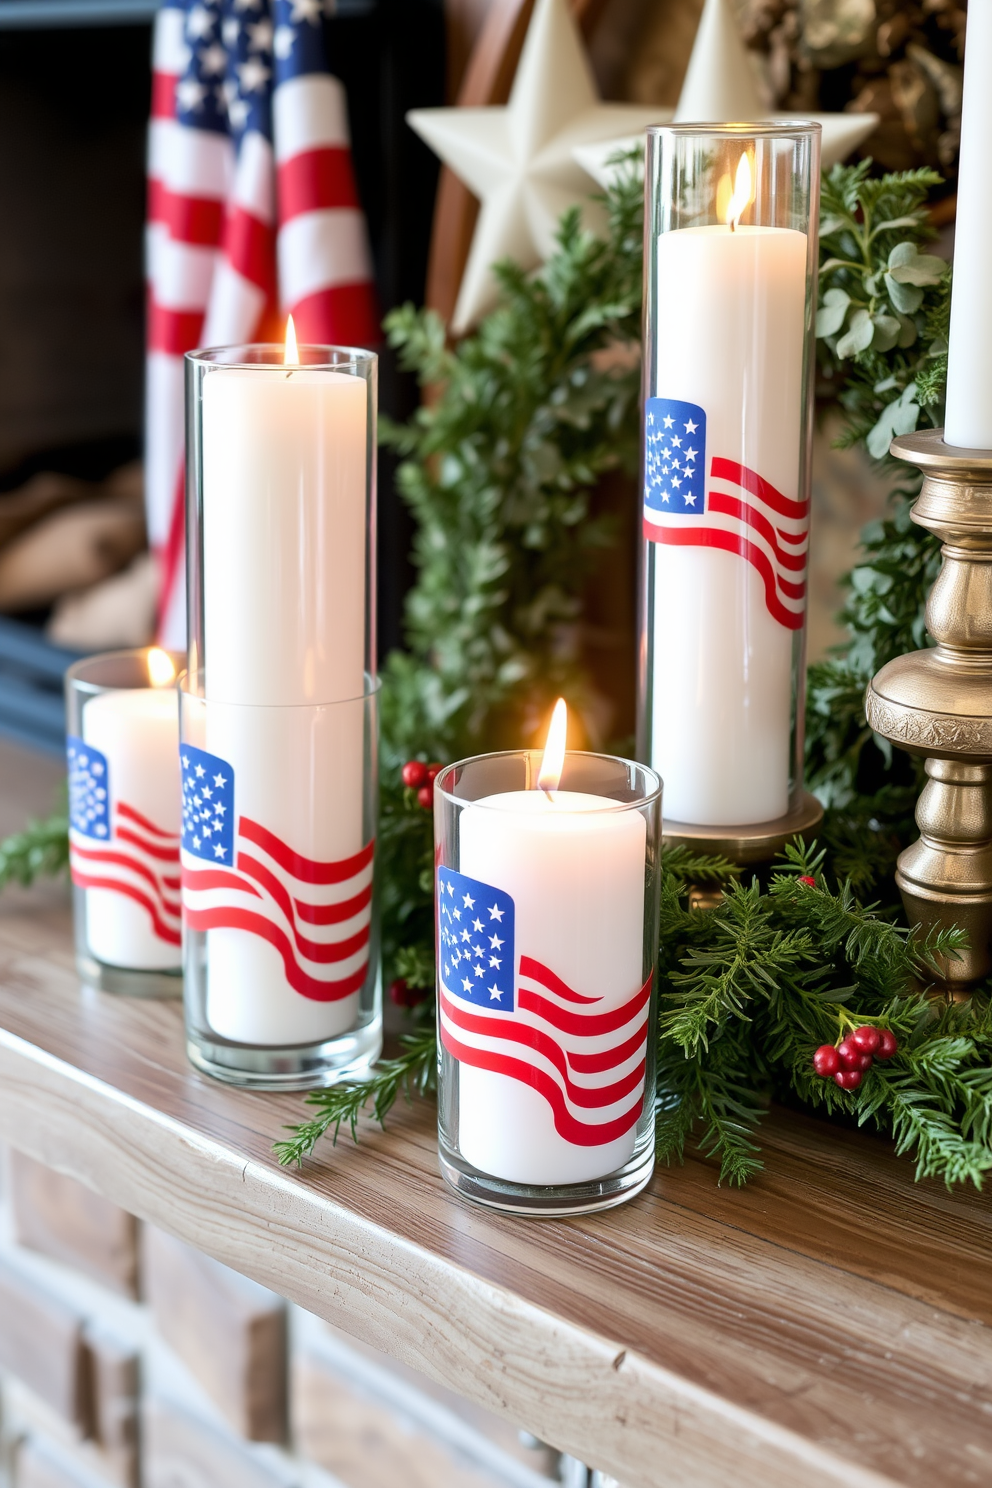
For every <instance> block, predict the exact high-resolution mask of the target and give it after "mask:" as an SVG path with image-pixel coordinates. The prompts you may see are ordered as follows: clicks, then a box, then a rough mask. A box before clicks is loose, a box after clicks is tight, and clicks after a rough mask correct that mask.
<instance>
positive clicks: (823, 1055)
mask: <svg viewBox="0 0 992 1488" xmlns="http://www.w3.org/2000/svg"><path fill="white" fill-rule="evenodd" d="M813 1068H814V1070H815V1071H816V1073H817V1074H818V1075H820V1076H821V1078H822V1079H824V1080H825V1079H827V1078H828V1076H830V1075H835V1074H836V1073H837V1071H838V1070H839V1069H840V1055H839V1054H838V1053H837V1050H836V1049H835V1048H834V1046H833V1044H821V1045H820V1047H819V1048H818V1049H817V1051H816V1053H815V1054H814V1055H813Z"/></svg>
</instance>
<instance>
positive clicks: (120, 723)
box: [68, 687, 182, 971]
mask: <svg viewBox="0 0 992 1488" xmlns="http://www.w3.org/2000/svg"><path fill="white" fill-rule="evenodd" d="M82 730H83V733H82V739H70V740H69V751H68V752H69V798H70V833H69V840H70V865H71V869H72V877H73V881H74V882H75V883H76V884H77V885H78V886H79V887H81V888H82V889H83V890H84V891H85V902H86V910H85V913H86V939H87V945H88V949H89V952H90V954H91V955H92V956H94V957H95V958H96V959H97V960H98V961H102V962H104V963H105V964H106V965H108V966H120V967H127V968H130V969H132V970H135V971H171V970H178V969H179V967H180V965H181V961H182V956H181V936H180V903H179V826H180V792H179V759H178V750H179V710H178V697H177V694H176V692H175V690H174V688H171V687H168V688H165V687H164V688H161V689H159V688H144V687H138V688H127V689H120V690H111V691H107V692H102V693H98V694H96V695H95V696H94V697H91V698H89V699H88V701H87V702H86V704H85V705H84V708H83V721H82Z"/></svg>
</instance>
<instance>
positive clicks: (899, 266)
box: [886, 243, 947, 285]
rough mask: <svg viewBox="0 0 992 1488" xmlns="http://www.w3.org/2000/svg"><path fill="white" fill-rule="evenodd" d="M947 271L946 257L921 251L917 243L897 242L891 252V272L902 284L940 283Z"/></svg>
mask: <svg viewBox="0 0 992 1488" xmlns="http://www.w3.org/2000/svg"><path fill="white" fill-rule="evenodd" d="M946 273H947V263H946V261H945V260H944V259H942V258H937V257H936V255H935V254H932V253H921V252H920V251H919V249H918V248H917V246H916V244H915V243H897V244H896V246H895V247H894V248H893V250H892V252H891V253H890V254H889V274H891V276H892V278H893V279H895V280H897V281H898V282H899V283H900V284H916V285H929V284H939V283H940V281H941V279H943V277H944V275H945V274H946ZM887 280H888V276H886V281H887Z"/></svg>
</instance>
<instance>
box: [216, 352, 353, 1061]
mask: <svg viewBox="0 0 992 1488" xmlns="http://www.w3.org/2000/svg"><path fill="white" fill-rule="evenodd" d="M366 434H367V388H366V384H365V382H364V381H363V380H362V379H361V378H359V377H356V376H353V375H351V374H349V373H346V372H326V371H316V370H313V369H306V368H302V369H301V368H295V369H285V370H283V369H279V368H273V369H264V370H259V369H257V368H253V369H251V370H247V371H246V370H243V369H241V370H239V369H236V368H221V369H217V370H213V371H211V372H209V373H208V374H207V376H206V377H205V379H204V383H203V592H204V668H205V692H206V697H207V699H208V703H209V709H210V719H209V723H208V725H207V738H206V743H205V746H204V747H205V748H207V749H209V750H210V751H211V752H212V753H215V754H218V755H220V756H221V757H222V758H223V759H226V760H228V761H229V762H230V764H231V765H232V766H233V768H234V770H235V780H236V787H235V788H236V809H237V811H238V813H239V814H240V813H242V812H245V811H247V813H248V814H249V815H250V816H252V817H253V818H254V819H255V820H256V821H258V822H260V823H261V824H262V825H263V826H265V827H267V828H268V829H269V830H270V831H272V832H275V833H277V834H278V835H279V836H280V837H282V838H283V840H285V841H287V842H288V843H289V844H290V845H291V846H292V848H293V849H294V851H297V852H300V853H303V854H304V855H305V856H308V857H312V858H318V859H321V860H325V861H326V860H332V859H338V858H342V857H347V856H350V855H351V854H352V853H355V852H358V851H359V850H360V849H361V848H362V847H363V846H364V843H363V842H362V841H361V816H362V794H363V786H362V781H363V739H364V735H363V717H364V715H363V708H362V703H361V697H362V693H363V691H364V681H365V677H364V665H365V633H366V613H365V611H366V585H365V577H366V576H365V545H366V532H365V520H366V518H365V496H366V490H365V487H366V482H365V474H366ZM345 699H357V700H358V701H356V702H355V703H354V704H353V705H347V706H344V707H342V708H339V709H337V710H332V711H331V712H323V713H320V714H316V713H314V712H312V711H311V710H310V709H308V708H304V707H301V706H300V705H304V704H324V703H340V702H342V700H345ZM225 704H251V705H257V706H260V707H263V708H267V707H277V708H280V709H281V711H280V712H278V713H277V712H273V713H271V714H267V713H264V712H263V713H258V714H256V713H255V712H252V711H248V710H244V709H238V708H232V709H231V710H230V711H229V712H227V711H225V709H224V707H223V705H225ZM354 928H355V927H354V926H353V925H350V924H349V925H348V926H344V927H335V928H334V930H333V931H331V930H330V929H328V930H326V931H324V932H323V934H324V935H325V937H326V938H328V939H332V938H345V934H346V933H347V934H351V933H353V932H354ZM313 938H317V939H319V938H321V932H319V931H318V932H316V933H315V934H314V937H313ZM208 963H209V973H208V1000H207V1001H208V1006H207V1011H208V1018H209V1021H210V1024H211V1026H212V1027H213V1029H214V1030H215V1031H216V1032H217V1033H218V1034H221V1035H222V1036H225V1037H228V1038H231V1039H236V1040H242V1041H244V1042H247V1043H258V1044H292V1043H309V1042H314V1041H317V1040H319V1039H324V1038H330V1037H333V1036H334V1035H335V1034H338V1033H341V1032H343V1031H345V1030H346V1029H348V1028H350V1027H351V1026H352V1025H353V1023H354V1019H355V1014H356V1009H357V1004H358V995H357V994H354V995H350V996H349V997H347V998H345V999H342V1000H341V1001H340V1002H316V1001H311V1000H310V999H308V998H306V997H303V996H302V995H301V994H299V993H298V992H296V991H295V990H294V989H293V988H292V987H291V986H290V985H289V983H288V981H287V980H286V976H285V972H284V968H283V964H282V960H281V958H280V956H279V954H278V952H277V951H276V950H275V949H274V948H273V947H272V946H271V945H269V944H268V943H267V942H265V941H263V940H261V939H260V938H259V937H258V936H255V935H252V934H249V933H248V932H246V931H240V930H233V929H232V930H211V931H209V932H208Z"/></svg>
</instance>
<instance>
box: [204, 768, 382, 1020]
mask: <svg viewBox="0 0 992 1488" xmlns="http://www.w3.org/2000/svg"><path fill="white" fill-rule="evenodd" d="M179 760H180V765H181V769H182V791H183V828H182V901H183V918H184V921H185V923H186V925H187V927H188V928H189V929H191V930H243V931H245V932H247V933H248V934H249V935H257V936H259V937H260V938H261V939H262V940H267V941H268V942H269V944H270V945H272V946H274V947H275V949H276V950H277V951H278V952H279V955H280V956H281V957H282V962H283V967H284V970H285V973H286V980H287V982H288V983H289V985H290V986H291V987H292V988H293V990H294V991H296V992H298V993H299V994H300V996H301V997H308V998H310V999H311V1000H313V1001H315V1002H337V1001H339V1000H340V999H341V998H342V997H348V996H350V995H351V993H353V992H357V991H358V990H359V989H360V988H361V986H362V984H363V982H364V981H365V978H366V975H367V974H368V964H369V933H370V926H371V921H372V858H373V849H374V843H372V842H370V843H368V844H367V845H366V846H365V847H364V848H362V850H361V851H360V852H358V853H355V854H354V856H353V857H350V858H344V859H341V860H340V861H338V862H318V861H315V860H314V859H313V858H306V857H303V856H302V855H301V854H300V853H297V852H294V851H293V849H292V848H291V847H290V846H289V845H288V843H286V842H284V841H283V840H282V838H280V837H277V836H276V834H275V833H274V832H270V831H269V830H268V828H267V827H265V826H263V825H262V824H261V823H260V822H257V821H255V820H253V819H252V818H251V817H247V816H244V815H241V816H236V813H235V802H236V797H235V778H234V770H233V769H232V768H231V766H230V764H229V763H228V761H227V760H224V759H221V758H220V756H219V755H216V754H210V753H208V752H207V750H205V749H197V748H195V747H193V746H192V745H189V744H183V745H182V746H181V748H180V751H179Z"/></svg>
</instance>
